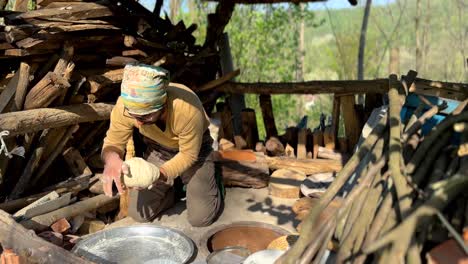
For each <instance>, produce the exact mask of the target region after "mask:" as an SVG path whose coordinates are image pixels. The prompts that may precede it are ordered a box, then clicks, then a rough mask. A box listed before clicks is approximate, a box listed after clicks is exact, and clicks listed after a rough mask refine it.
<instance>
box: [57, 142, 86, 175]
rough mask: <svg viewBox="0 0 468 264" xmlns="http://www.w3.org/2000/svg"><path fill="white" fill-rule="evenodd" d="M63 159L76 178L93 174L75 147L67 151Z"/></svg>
mask: <svg viewBox="0 0 468 264" xmlns="http://www.w3.org/2000/svg"><path fill="white" fill-rule="evenodd" d="M63 157H64V159H65V162H66V163H67V164H68V167H69V168H70V171H71V172H72V174H73V175H74V176H75V177H77V176H80V175H92V174H93V173H92V171H91V170H90V169H89V167H88V165H86V162H85V161H84V159H83V157H82V156H81V154H80V152H79V151H78V150H77V149H75V148H73V147H70V148H68V149H66V150H65V151H64V152H63Z"/></svg>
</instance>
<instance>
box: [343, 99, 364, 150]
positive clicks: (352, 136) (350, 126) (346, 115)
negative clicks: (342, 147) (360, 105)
mask: <svg viewBox="0 0 468 264" xmlns="http://www.w3.org/2000/svg"><path fill="white" fill-rule="evenodd" d="M354 102H355V100H354V95H349V96H343V97H341V106H342V107H343V109H342V111H343V119H344V125H345V135H346V138H347V140H348V148H349V150H351V149H354V146H355V145H356V144H357V142H358V140H359V135H360V134H361V127H360V125H359V121H358V119H357V117H358V115H357V112H356V109H355V108H354Z"/></svg>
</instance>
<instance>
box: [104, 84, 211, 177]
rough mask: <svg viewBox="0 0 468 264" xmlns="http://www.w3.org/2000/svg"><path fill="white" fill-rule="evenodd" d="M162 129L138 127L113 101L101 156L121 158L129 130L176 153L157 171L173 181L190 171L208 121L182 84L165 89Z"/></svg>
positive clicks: (119, 102) (130, 133) (122, 108)
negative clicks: (111, 154)
mask: <svg viewBox="0 0 468 264" xmlns="http://www.w3.org/2000/svg"><path fill="white" fill-rule="evenodd" d="M165 107H166V111H167V115H166V127H165V130H164V131H162V130H161V129H160V128H159V127H158V126H156V125H155V124H150V125H142V126H139V125H138V124H137V122H136V120H135V119H134V118H132V117H130V116H129V115H128V112H127V111H125V108H124V105H123V103H122V100H121V99H120V98H119V99H118V100H117V103H116V105H115V106H114V109H113V110H112V113H111V117H110V127H109V130H108V131H107V134H106V137H105V139H104V145H103V148H102V153H104V152H106V151H115V152H117V153H119V155H120V156H121V157H123V154H124V153H125V147H126V144H127V142H128V140H129V139H130V137H131V136H132V133H133V128H134V127H137V128H138V129H139V131H140V133H141V134H142V135H143V136H145V137H147V138H149V139H151V140H153V141H156V142H158V143H159V144H161V145H163V146H164V147H167V148H171V149H178V150H179V152H178V153H177V154H176V155H175V156H174V157H173V158H172V159H170V160H168V161H167V162H166V163H164V164H163V165H162V166H161V168H162V169H163V170H164V171H165V172H166V176H167V177H168V178H172V179H173V178H175V177H177V176H179V175H180V174H182V173H183V172H184V171H185V170H187V169H188V168H189V167H191V166H192V165H193V164H194V163H195V161H196V160H197V158H198V154H199V152H200V148H201V144H202V138H203V133H204V132H205V131H206V129H207V128H208V126H209V119H208V116H207V114H206V113H205V110H204V108H203V105H202V103H201V101H200V99H199V98H198V96H197V95H196V94H195V93H194V92H193V91H192V90H190V89H189V88H187V87H186V86H184V85H182V84H177V83H170V84H169V86H168V87H167V101H166V106H165Z"/></svg>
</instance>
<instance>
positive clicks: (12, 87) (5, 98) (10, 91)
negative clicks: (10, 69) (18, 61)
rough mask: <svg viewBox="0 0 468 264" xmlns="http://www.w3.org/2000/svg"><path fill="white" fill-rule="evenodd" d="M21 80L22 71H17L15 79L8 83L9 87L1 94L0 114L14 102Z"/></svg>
mask: <svg viewBox="0 0 468 264" xmlns="http://www.w3.org/2000/svg"><path fill="white" fill-rule="evenodd" d="M19 79H20V71H19V70H18V71H16V73H15V75H14V76H13V78H12V79H11V80H10V81H9V82H8V84H7V87H6V88H5V90H3V92H2V93H1V94H0V113H3V112H5V110H6V107H7V106H8V104H9V103H10V101H11V100H12V98H13V96H14V95H15V92H16V87H17V86H18V83H19Z"/></svg>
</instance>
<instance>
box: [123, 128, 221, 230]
mask: <svg viewBox="0 0 468 264" xmlns="http://www.w3.org/2000/svg"><path fill="white" fill-rule="evenodd" d="M143 141H144V142H145V144H146V146H147V148H146V151H145V154H144V158H145V159H146V160H147V161H148V162H151V163H153V164H155V165H156V166H161V165H162V164H163V163H164V162H166V161H167V160H169V159H171V158H172V157H174V156H175V155H176V154H177V152H178V150H174V149H168V148H166V147H163V146H161V145H159V144H158V143H157V142H154V141H152V140H150V139H148V138H144V139H143ZM212 142H213V139H212V138H211V136H210V134H209V131H207V132H206V133H205V134H204V135H203V143H202V147H201V150H200V154H199V157H198V160H197V161H196V162H195V164H194V165H192V167H190V168H189V169H188V170H187V171H185V172H184V173H182V175H180V177H181V179H182V182H183V183H184V184H185V185H187V215H188V221H189V223H190V224H191V225H192V226H208V225H210V224H212V223H213V221H214V220H215V218H216V217H217V215H218V213H219V211H220V209H221V207H222V202H223V201H222V199H221V195H220V193H219V189H218V186H217V184H216V178H215V165H214V162H213V159H212V151H213V149H212V147H211V144H212ZM174 196H175V192H174V188H173V186H171V185H169V184H166V183H164V182H161V181H158V182H157V183H156V184H155V185H154V186H153V188H152V189H151V190H130V192H129V201H128V203H129V204H128V215H129V216H130V217H132V218H133V219H134V220H136V221H138V222H147V221H152V220H153V219H154V218H156V216H158V215H159V214H160V213H161V212H162V211H164V210H166V209H168V208H169V207H171V206H173V205H174V203H175V197H174Z"/></svg>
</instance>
